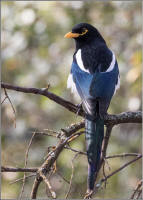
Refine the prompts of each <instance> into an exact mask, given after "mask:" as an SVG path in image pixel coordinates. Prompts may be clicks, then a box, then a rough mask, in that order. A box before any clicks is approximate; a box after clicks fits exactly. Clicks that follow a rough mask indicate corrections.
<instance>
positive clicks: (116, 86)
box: [114, 75, 120, 95]
mask: <svg viewBox="0 0 143 200" xmlns="http://www.w3.org/2000/svg"><path fill="white" fill-rule="evenodd" d="M119 88H120V76H119V75H118V82H117V84H116V85H115V91H114V95H115V94H116V91H117V90H118V89H119Z"/></svg>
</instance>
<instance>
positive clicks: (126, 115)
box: [1, 83, 142, 125]
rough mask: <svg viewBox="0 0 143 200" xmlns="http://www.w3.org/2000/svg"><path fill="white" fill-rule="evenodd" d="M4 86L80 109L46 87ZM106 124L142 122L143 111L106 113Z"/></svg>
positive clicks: (72, 108)
mask: <svg viewBox="0 0 143 200" xmlns="http://www.w3.org/2000/svg"><path fill="white" fill-rule="evenodd" d="M1 87H2V88H6V89H9V90H15V91H18V92H24V93H31V94H39V95H43V96H46V97H48V98H49V99H51V100H52V101H54V102H56V103H57V104H59V105H61V106H63V107H65V108H66V109H68V110H69V111H71V112H73V113H77V111H78V106H76V105H74V104H72V103H71V102H69V101H67V100H65V99H63V98H61V97H59V96H57V95H55V94H54V93H51V92H49V91H48V90H47V88H45V89H38V88H26V87H19V86H14V85H11V84H8V83H1ZM78 115H80V116H83V117H84V116H85V113H84V111H83V110H80V111H79V112H78ZM104 120H105V124H106V125H107V124H111V125H117V124H121V123H141V122H142V112H141V111H137V112H123V113H120V114H117V115H106V116H105V117H104Z"/></svg>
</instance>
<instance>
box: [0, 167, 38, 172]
mask: <svg viewBox="0 0 143 200" xmlns="http://www.w3.org/2000/svg"><path fill="white" fill-rule="evenodd" d="M37 170H38V168H20V167H18V168H16V167H4V166H2V167H1V172H37Z"/></svg>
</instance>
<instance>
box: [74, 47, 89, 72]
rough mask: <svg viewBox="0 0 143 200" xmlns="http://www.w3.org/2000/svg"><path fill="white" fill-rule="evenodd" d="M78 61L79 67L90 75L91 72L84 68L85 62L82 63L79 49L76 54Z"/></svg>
mask: <svg viewBox="0 0 143 200" xmlns="http://www.w3.org/2000/svg"><path fill="white" fill-rule="evenodd" d="M76 61H77V64H78V66H79V67H80V69H81V70H82V71H85V72H87V73H90V72H89V70H87V69H85V68H84V65H83V62H82V58H81V49H79V50H78V51H77V53H76Z"/></svg>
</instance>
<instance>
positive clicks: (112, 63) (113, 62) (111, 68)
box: [106, 52, 116, 72]
mask: <svg viewBox="0 0 143 200" xmlns="http://www.w3.org/2000/svg"><path fill="white" fill-rule="evenodd" d="M115 62H116V58H115V55H114V53H113V52H112V61H111V64H110V66H109V68H108V69H107V70H106V72H111V71H112V70H113V69H114V66H115Z"/></svg>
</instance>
